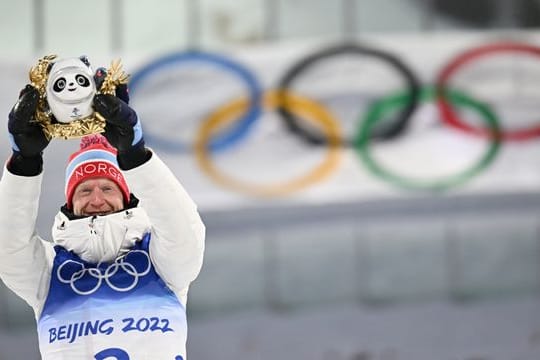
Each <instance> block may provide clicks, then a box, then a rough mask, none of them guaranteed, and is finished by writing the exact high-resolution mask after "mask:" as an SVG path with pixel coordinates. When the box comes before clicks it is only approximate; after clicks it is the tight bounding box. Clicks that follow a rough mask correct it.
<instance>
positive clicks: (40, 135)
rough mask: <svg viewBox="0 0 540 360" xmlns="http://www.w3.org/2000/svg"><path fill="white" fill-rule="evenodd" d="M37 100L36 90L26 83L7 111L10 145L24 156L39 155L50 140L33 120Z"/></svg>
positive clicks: (37, 93) (32, 156)
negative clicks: (8, 111) (9, 110)
mask: <svg viewBox="0 0 540 360" xmlns="http://www.w3.org/2000/svg"><path fill="white" fill-rule="evenodd" d="M38 101H39V92H38V90H37V89H36V88H35V87H33V86H32V85H26V87H25V88H24V89H23V90H22V91H21V93H20V96H19V100H18V101H17V103H16V104H15V106H13V108H12V109H11V112H10V113H9V121H8V130H9V139H10V142H11V147H12V149H13V151H14V153H16V154H17V155H20V156H22V157H25V158H36V157H41V154H42V153H43V150H45V148H46V147H47V145H49V141H50V139H48V138H47V137H46V136H45V133H44V132H43V129H42V128H41V125H40V124H39V123H37V122H36V120H35V113H36V109H37V106H38Z"/></svg>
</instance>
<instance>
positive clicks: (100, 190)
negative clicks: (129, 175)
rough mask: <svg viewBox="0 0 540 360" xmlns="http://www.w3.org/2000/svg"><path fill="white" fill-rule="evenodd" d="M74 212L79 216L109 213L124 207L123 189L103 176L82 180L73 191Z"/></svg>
mask: <svg viewBox="0 0 540 360" xmlns="http://www.w3.org/2000/svg"><path fill="white" fill-rule="evenodd" d="M71 201H72V203H73V213H74V214H75V215H78V216H91V215H107V214H111V213H113V212H115V211H118V210H122V209H123V208H124V200H123V196H122V191H121V190H120V188H119V187H118V185H116V183H115V182H114V181H112V180H109V179H107V178H102V177H96V178H91V179H88V180H85V181H83V182H81V183H80V184H79V185H77V187H76V188H75V191H74V192H73V198H72V200H71Z"/></svg>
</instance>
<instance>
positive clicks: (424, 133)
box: [4, 33, 540, 210]
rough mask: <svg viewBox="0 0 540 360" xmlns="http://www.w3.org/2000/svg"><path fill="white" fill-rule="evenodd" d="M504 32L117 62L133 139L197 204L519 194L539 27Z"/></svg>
mask: <svg viewBox="0 0 540 360" xmlns="http://www.w3.org/2000/svg"><path fill="white" fill-rule="evenodd" d="M518 35H519V36H513V37H512V38H508V37H501V36H495V35H486V34H462V35H457V34H451V35H439V36H435V35H430V36H429V37H428V36H421V35H411V36H405V35H402V36H398V35H394V36H379V37H371V38H368V39H364V40H358V41H350V42H346V43H342V42H337V41H336V42H325V43H322V42H315V41H299V42H294V43H288V44H279V45H266V46H258V47H256V48H255V47H248V48H242V49H236V50H230V51H227V52H225V51H222V52H217V51H215V52H209V51H186V50H182V51H171V52H169V53H166V54H156V55H155V56H148V57H145V58H144V59H137V61H130V59H129V58H128V59H127V61H125V63H126V66H125V67H126V68H127V71H128V72H130V73H131V80H130V91H131V105H132V106H133V107H134V108H135V109H136V110H137V112H138V113H139V116H140V118H141V121H142V124H143V130H144V135H145V139H146V142H147V144H148V145H149V146H150V147H152V148H154V149H155V150H156V151H157V152H158V153H159V155H160V156H161V157H162V158H163V159H164V160H165V161H166V162H167V163H168V164H169V165H170V166H171V168H172V170H173V172H174V173H175V174H176V175H177V176H178V178H179V179H181V181H182V183H183V184H184V186H185V187H186V188H187V190H188V192H189V193H190V194H191V195H192V196H193V198H194V200H195V201H196V202H197V203H198V205H199V207H200V208H201V209H202V210H205V209H208V210H213V209H230V208H242V207H250V206H282V205H288V204H326V203H329V202H343V201H364V200H370V201H371V200H377V199H388V198H402V197H411V196H426V197H432V196H437V197H442V198H444V197H445V196H452V195H455V194H497V193H501V192H504V193H519V192H531V191H540V164H538V160H539V159H540V34H536V33H520V34H518ZM4 91H6V90H4ZM11 91H12V92H13V91H14V90H13V89H11ZM10 106H11V105H10ZM6 113H7V110H6ZM62 163H63V162H62ZM59 181H61V180H59ZM156 181H159V179H156Z"/></svg>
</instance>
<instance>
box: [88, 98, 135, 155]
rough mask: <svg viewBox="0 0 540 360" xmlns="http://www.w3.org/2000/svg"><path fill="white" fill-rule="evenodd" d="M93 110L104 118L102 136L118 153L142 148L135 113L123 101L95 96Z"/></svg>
mask: <svg viewBox="0 0 540 360" xmlns="http://www.w3.org/2000/svg"><path fill="white" fill-rule="evenodd" d="M94 109H95V110H96V111H97V112H98V113H99V114H101V115H102V116H103V117H104V118H105V132H104V134H103V135H105V137H106V138H107V140H108V141H109V143H110V144H111V145H112V146H114V147H115V148H116V149H118V152H119V153H124V152H128V151H130V150H132V148H133V147H138V146H140V145H141V144H142V146H144V141H143V136H142V129H141V124H140V122H139V120H138V117H137V113H136V112H135V110H133V109H132V108H131V107H129V105H128V104H126V103H125V102H124V101H122V100H120V99H119V98H117V97H116V96H114V95H108V94H96V96H94ZM141 142H142V143H141Z"/></svg>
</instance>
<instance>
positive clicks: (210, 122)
mask: <svg viewBox="0 0 540 360" xmlns="http://www.w3.org/2000/svg"><path fill="white" fill-rule="evenodd" d="M286 96H287V101H286V102H285V103H284V104H282V103H280V101H281V100H280V99H283V98H284V97H283V96H280V93H279V92H278V91H269V92H267V93H265V94H264V96H263V99H262V100H263V101H262V102H263V108H264V109H265V110H266V111H268V110H272V109H275V108H277V107H279V106H286V109H287V110H288V111H290V112H291V113H293V114H295V115H296V116H299V117H302V118H303V119H305V120H307V121H310V122H311V123H313V124H314V125H315V126H317V127H319V128H321V130H322V131H324V134H325V138H326V139H328V146H327V147H326V149H327V150H326V154H325V157H324V158H323V160H322V162H321V163H319V164H318V165H317V166H316V167H315V168H314V169H312V170H310V171H309V172H308V173H306V174H304V175H301V176H300V177H298V178H294V179H292V180H288V181H285V182H281V183H277V184H264V185H263V184H253V183H248V182H244V181H241V180H238V179H235V178H233V177H231V176H229V175H227V174H224V173H222V172H220V171H219V170H218V169H217V168H216V167H215V166H214V164H213V162H212V159H211V154H210V151H209V142H210V139H211V138H212V135H215V134H216V133H217V132H218V131H219V129H222V128H223V127H224V126H227V125H228V124H230V123H231V122H232V121H234V120H235V119H239V117H240V116H241V114H242V113H243V112H245V110H246V109H247V108H248V105H249V104H248V100H247V99H245V98H242V99H238V100H235V101H233V102H231V103H228V104H226V105H224V106H222V107H221V108H219V109H218V110H216V111H215V112H214V113H212V114H211V115H210V116H209V117H208V118H207V119H205V120H204V121H203V123H202V125H201V126H200V128H199V131H198V132H197V136H196V139H195V145H194V146H195V151H194V152H195V158H196V160H197V162H198V164H199V166H200V167H201V168H202V170H203V171H204V172H205V173H206V174H207V175H208V176H209V177H210V178H211V179H212V180H214V181H215V182H216V183H218V184H220V185H222V186H224V187H226V188H229V189H232V190H235V191H239V192H242V193H246V194H249V195H253V196H259V197H271V196H280V195H286V194H290V193H292V192H295V191H298V190H301V189H304V188H306V187H308V186H310V185H313V184H315V183H317V182H319V181H321V180H323V179H324V178H326V177H327V176H328V175H330V174H331V173H332V171H333V170H334V169H335V168H336V167H337V166H338V164H339V160H340V153H341V144H342V135H341V129H340V126H339V122H338V121H337V119H336V118H335V117H334V116H333V115H332V114H331V113H330V112H329V111H328V110H326V108H325V107H324V106H322V105H321V104H319V103H317V102H315V101H313V100H310V99H307V98H304V97H300V96H298V95H294V94H292V93H289V92H288V93H286Z"/></svg>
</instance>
